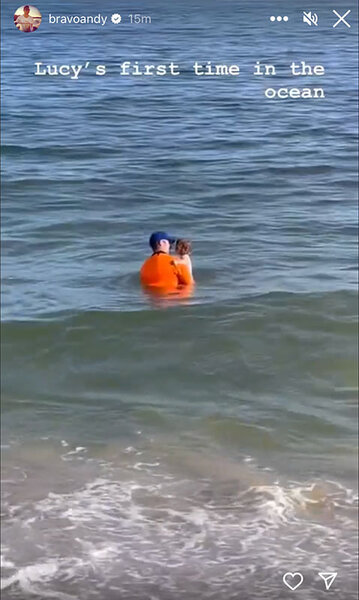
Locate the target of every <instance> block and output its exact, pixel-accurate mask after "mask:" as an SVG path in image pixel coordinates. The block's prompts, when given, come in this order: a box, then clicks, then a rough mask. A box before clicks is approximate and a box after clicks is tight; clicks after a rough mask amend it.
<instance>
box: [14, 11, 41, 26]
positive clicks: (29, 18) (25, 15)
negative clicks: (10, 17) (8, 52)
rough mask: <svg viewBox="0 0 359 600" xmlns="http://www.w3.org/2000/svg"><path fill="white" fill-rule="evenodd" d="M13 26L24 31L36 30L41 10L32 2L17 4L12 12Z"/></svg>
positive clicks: (39, 21) (39, 22)
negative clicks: (17, 6)
mask: <svg viewBox="0 0 359 600" xmlns="http://www.w3.org/2000/svg"><path fill="white" fill-rule="evenodd" d="M14 23H15V27H16V28H17V29H18V30H19V31H23V32H24V33H31V32H32V31H36V29H38V28H39V27H40V25H41V12H40V11H39V9H38V8H36V6H32V4H25V5H24V6H19V8H18V9H17V11H16V12H15V14H14Z"/></svg>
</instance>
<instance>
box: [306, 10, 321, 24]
mask: <svg viewBox="0 0 359 600" xmlns="http://www.w3.org/2000/svg"><path fill="white" fill-rule="evenodd" d="M318 21H319V19H318V15H317V13H312V11H309V12H305V10H303V23H307V25H310V26H312V25H315V26H316V27H317V26H318Z"/></svg>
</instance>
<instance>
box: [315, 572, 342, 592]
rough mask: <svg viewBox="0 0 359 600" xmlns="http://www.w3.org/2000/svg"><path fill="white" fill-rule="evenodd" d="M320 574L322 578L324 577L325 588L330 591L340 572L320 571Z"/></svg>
mask: <svg viewBox="0 0 359 600" xmlns="http://www.w3.org/2000/svg"><path fill="white" fill-rule="evenodd" d="M318 575H319V577H321V579H323V581H324V585H325V589H326V590H327V591H328V590H330V588H331V586H332V584H333V583H334V581H335V579H336V576H337V575H338V573H318Z"/></svg>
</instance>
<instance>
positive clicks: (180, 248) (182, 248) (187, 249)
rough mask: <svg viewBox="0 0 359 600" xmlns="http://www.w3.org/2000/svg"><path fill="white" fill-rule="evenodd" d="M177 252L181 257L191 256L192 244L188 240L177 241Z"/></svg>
mask: <svg viewBox="0 0 359 600" xmlns="http://www.w3.org/2000/svg"><path fill="white" fill-rule="evenodd" d="M176 252H177V254H179V255H180V256H184V255H185V254H191V252H192V244H191V242H189V241H188V240H177V241H176Z"/></svg>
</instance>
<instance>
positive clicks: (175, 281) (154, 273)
mask: <svg viewBox="0 0 359 600" xmlns="http://www.w3.org/2000/svg"><path fill="white" fill-rule="evenodd" d="M182 267H184V268H182ZM140 279H141V283H142V284H143V285H146V286H151V287H152V286H154V287H159V288H165V289H171V288H173V289H175V288H177V287H178V286H179V285H189V284H191V283H192V277H191V274H190V272H189V269H188V267H187V266H186V265H181V269H179V268H178V265H176V264H175V262H174V260H173V257H172V256H170V255H169V254H165V253H164V252H155V253H154V254H152V256H150V257H149V258H147V260H145V262H144V263H143V265H142V267H141V271H140Z"/></svg>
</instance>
